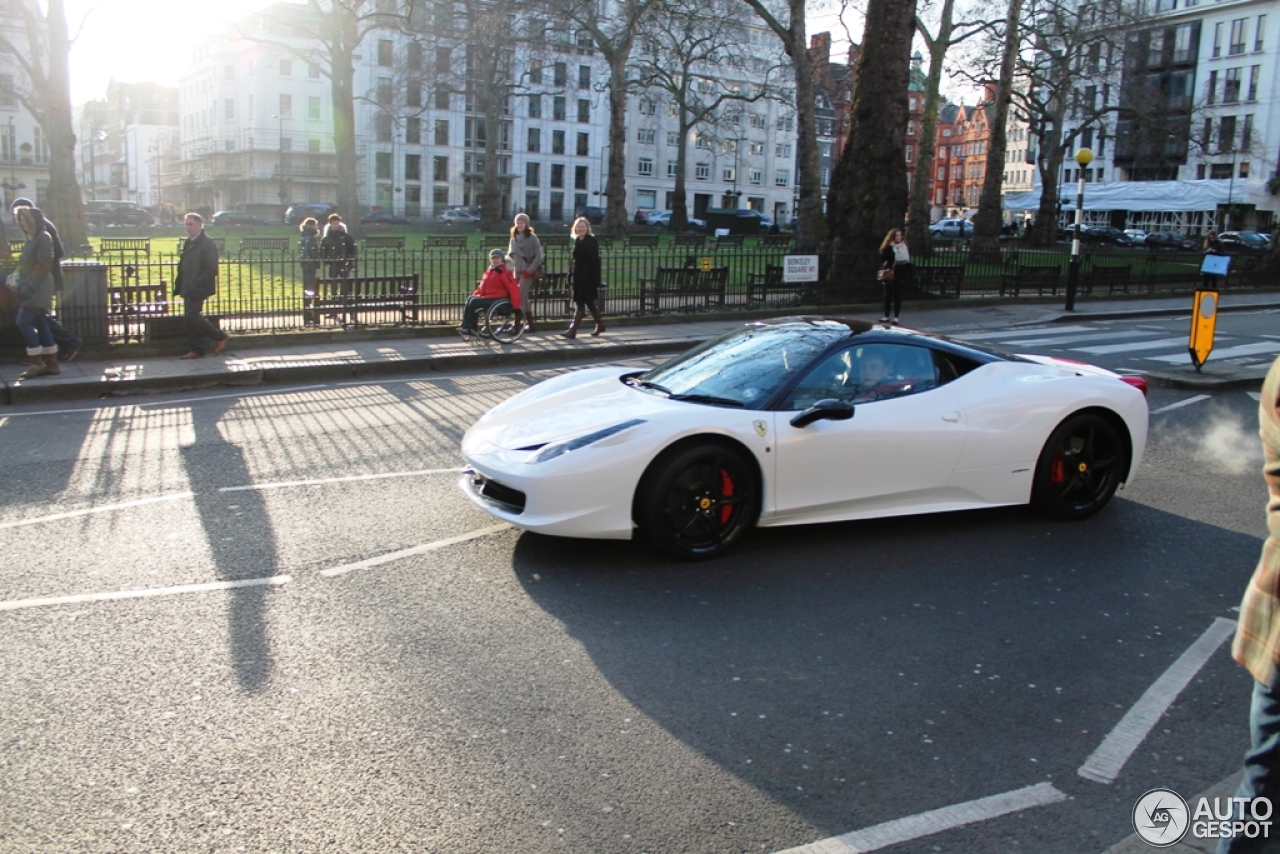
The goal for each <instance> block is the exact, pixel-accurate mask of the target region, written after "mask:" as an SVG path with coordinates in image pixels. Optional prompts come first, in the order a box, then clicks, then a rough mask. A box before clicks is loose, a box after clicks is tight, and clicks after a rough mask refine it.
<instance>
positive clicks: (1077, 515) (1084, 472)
mask: <svg viewBox="0 0 1280 854" xmlns="http://www.w3.org/2000/svg"><path fill="white" fill-rule="evenodd" d="M1124 458H1125V455H1124V444H1123V442H1122V441H1121V439H1120V434H1119V433H1118V432H1117V431H1116V428H1115V426H1114V425H1113V424H1112V423H1111V422H1109V421H1108V420H1107V419H1105V418H1103V417H1102V416H1100V415H1096V414H1093V413H1083V414H1080V415H1073V416H1072V417H1070V418H1068V419H1067V420H1066V421H1063V422H1062V423H1061V424H1059V425H1058V427H1057V429H1055V430H1054V431H1053V434H1052V435H1051V436H1049V441H1048V442H1046V443H1045V446H1044V450H1042V451H1041V452H1040V459H1039V460H1038V461H1037V462H1036V471H1035V477H1034V480H1033V483H1032V487H1031V504H1032V506H1033V507H1035V508H1036V509H1037V510H1039V511H1040V512H1041V513H1044V514H1045V515H1046V516H1051V517H1053V518H1055V519H1085V518H1087V517H1089V516H1092V515H1093V514H1094V513H1097V512H1098V511H1099V510H1101V509H1102V508H1103V507H1105V506H1106V504H1107V502H1108V501H1110V500H1111V496H1113V495H1115V494H1116V489H1117V488H1118V487H1119V486H1120V478H1121V476H1122V472H1121V471H1120V467H1121V465H1122V464H1123V462H1124Z"/></svg>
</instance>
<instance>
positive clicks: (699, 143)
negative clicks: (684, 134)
mask: <svg viewBox="0 0 1280 854" xmlns="http://www.w3.org/2000/svg"><path fill="white" fill-rule="evenodd" d="M693 147H694V148H701V149H702V150H703V151H710V150H711V138H710V137H709V136H707V135H706V134H702V133H695V134H694V135H693Z"/></svg>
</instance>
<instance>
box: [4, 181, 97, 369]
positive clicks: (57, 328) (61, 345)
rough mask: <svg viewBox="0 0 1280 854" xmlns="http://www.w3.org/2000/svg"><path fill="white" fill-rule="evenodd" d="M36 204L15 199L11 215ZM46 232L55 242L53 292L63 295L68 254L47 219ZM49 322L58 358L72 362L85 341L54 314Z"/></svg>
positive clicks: (49, 316) (56, 231)
mask: <svg viewBox="0 0 1280 854" xmlns="http://www.w3.org/2000/svg"><path fill="white" fill-rule="evenodd" d="M34 207H35V204H33V203H32V201H31V200H30V199H14V200H13V205H12V206H11V208H10V213H12V214H13V215H14V217H15V218H16V217H17V214H18V208H34ZM44 230H45V231H47V232H49V237H50V239H51V240H53V269H52V270H51V271H50V272H51V273H52V274H53V292H54V293H55V294H61V293H62V259H63V257H64V256H65V255H66V254H67V253H66V250H65V249H63V246H62V239H61V238H60V237H58V229H57V228H56V227H54V224H53V223H52V222H50V221H49V219H48V218H47V217H46V218H45V221H44ZM45 319H46V320H47V321H48V322H49V331H50V332H52V333H53V340H54V343H56V344H57V345H58V358H59V359H61V360H62V361H64V362H70V361H71V360H72V359H74V358H75V357H76V355H77V354H79V352H80V350H81V348H83V347H84V341H83V340H81V338H80V336H79V335H77V334H75V333H74V332H72V331H71V330H70V329H67V327H65V326H63V325H62V324H61V323H59V322H58V319H57V318H56V317H54V316H53V314H52V313H50V314H48V315H46V316H45Z"/></svg>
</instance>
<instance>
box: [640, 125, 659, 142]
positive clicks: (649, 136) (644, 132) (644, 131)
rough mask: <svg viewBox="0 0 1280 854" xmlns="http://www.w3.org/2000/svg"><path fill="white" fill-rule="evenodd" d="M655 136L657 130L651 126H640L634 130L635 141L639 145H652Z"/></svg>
mask: <svg viewBox="0 0 1280 854" xmlns="http://www.w3.org/2000/svg"><path fill="white" fill-rule="evenodd" d="M656 136H657V131H655V130H654V129H653V128H640V129H639V130H637V131H636V142H638V143H640V144H641V145H653V140H654V138H655V137H656Z"/></svg>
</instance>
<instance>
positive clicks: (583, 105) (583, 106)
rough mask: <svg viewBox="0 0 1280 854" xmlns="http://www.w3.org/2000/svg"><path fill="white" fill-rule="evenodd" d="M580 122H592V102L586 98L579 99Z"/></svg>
mask: <svg viewBox="0 0 1280 854" xmlns="http://www.w3.org/2000/svg"><path fill="white" fill-rule="evenodd" d="M578 121H579V122H581V123H583V124H588V123H589V122H590V121H591V102H590V101H588V100H587V99H585V98H579V99H578Z"/></svg>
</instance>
